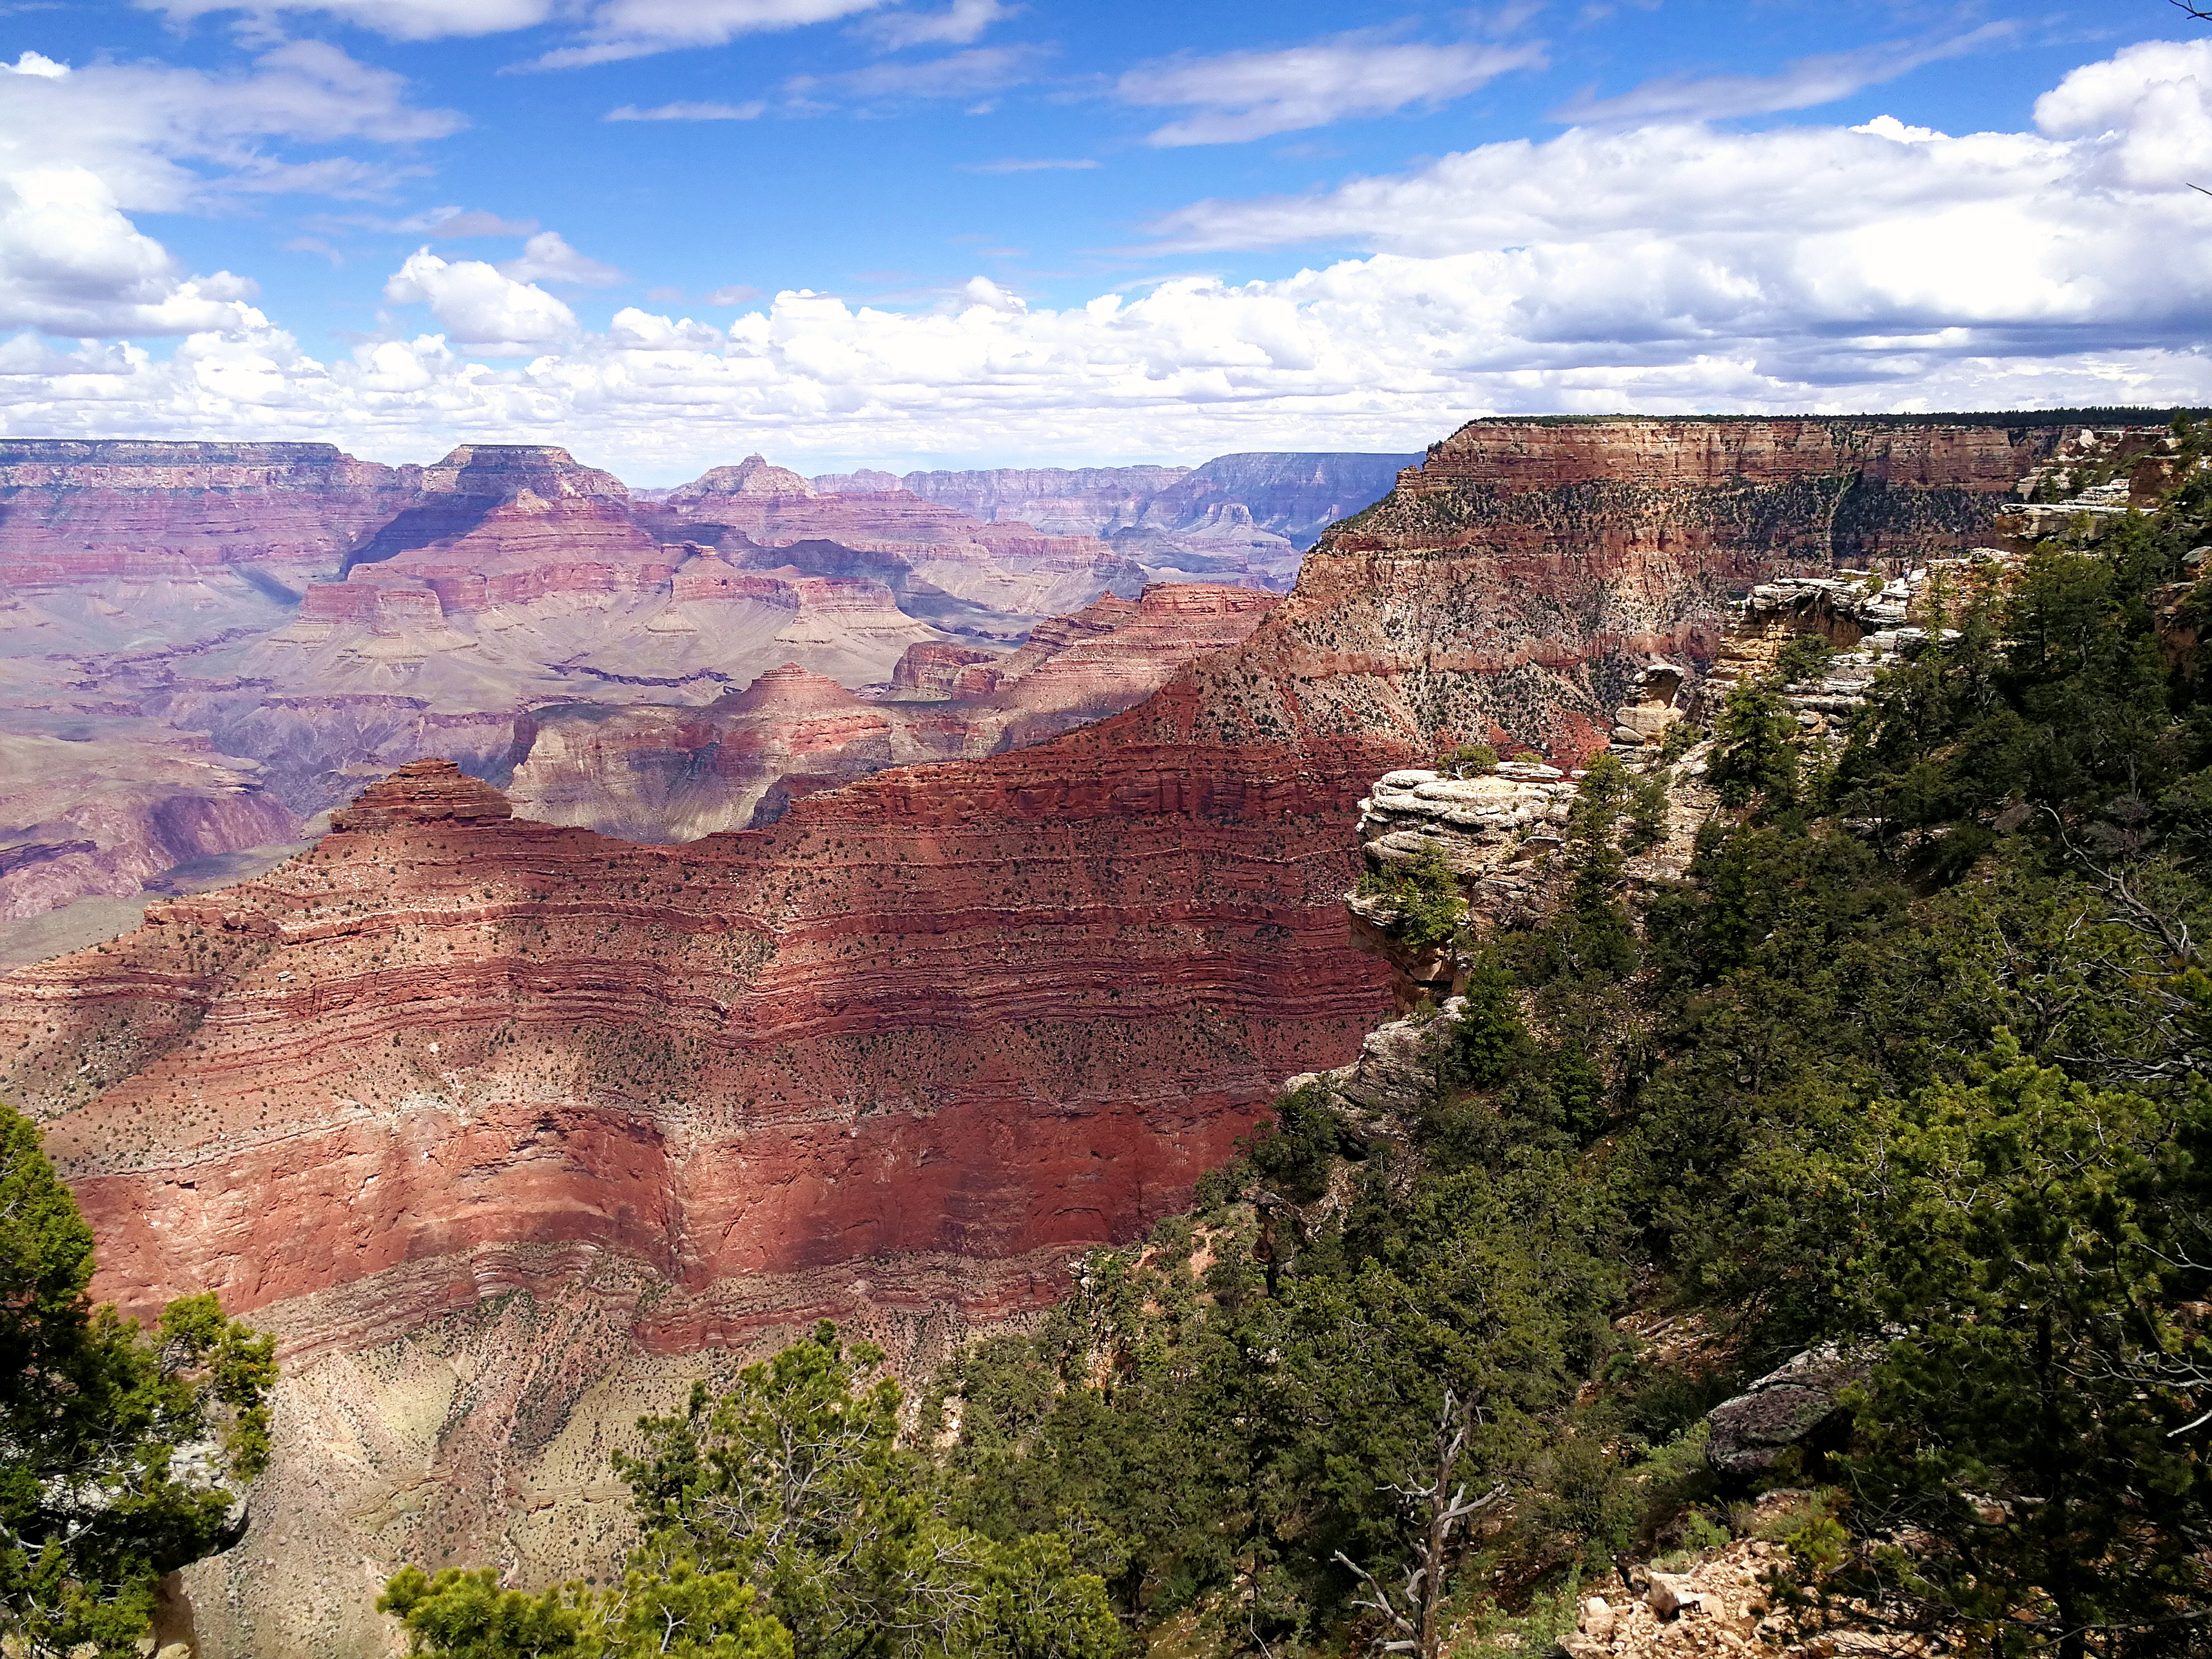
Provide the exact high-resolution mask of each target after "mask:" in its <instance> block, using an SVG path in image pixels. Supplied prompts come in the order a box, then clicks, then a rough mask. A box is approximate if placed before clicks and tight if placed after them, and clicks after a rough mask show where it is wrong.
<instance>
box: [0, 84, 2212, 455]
mask: <svg viewBox="0 0 2212 1659" xmlns="http://www.w3.org/2000/svg"><path fill="white" fill-rule="evenodd" d="M2037 115H2038V121H2039V125H2038V127H2037V129H2036V130H2034V131H2019V132H1985V133H1969V134H1964V135H1960V136H1955V137H1954V136H1950V135H1947V134H1944V133H1941V132H1937V131H1933V130H1931V129H1929V128H1926V127H1920V126H1914V125H1908V124H1906V123H1905V122H1904V121H1901V120H1899V119H1896V118H1888V117H1885V118H1881V119H1878V120H1875V121H1871V122H1868V123H1866V124H1864V125H1863V126H1861V127H1858V128H1845V127H1839V126H1820V125H1793V126H1786V127H1780V128H1778V129H1776V130H1773V131H1766V132H1722V131H1716V130H1714V129H1713V128H1711V127H1709V126H1705V125H1700V124H1698V123H1694V122H1669V123H1665V124H1661V125H1650V126H1646V127H1644V128H1640V129H1638V130H1634V131H1627V130H1623V129H1620V128H1613V127H1607V128H1589V129H1581V130H1577V131H1570V132H1567V133H1565V134H1563V135H1561V136H1559V137H1557V138H1554V139H1551V140H1549V141H1547V142H1545V143H1527V142H1522V143H1501V144H1492V145H1486V146H1483V147H1481V148H1480V149H1472V150H1468V151H1466V152H1464V153H1462V154H1460V155H1449V156H1444V157H1442V158H1440V159H1438V160H1437V161H1434V162H1432V163H1429V164H1426V165H1424V166H1422V167H1417V168H1413V169H1411V170H1408V171H1407V172H1404V173H1396V174H1393V175H1389V176H1386V177H1377V178H1370V179H1355V180H1352V181H1351V182H1349V183H1346V184H1345V185H1340V186H1339V187H1337V188H1335V189H1333V190H1329V191H1317V192H1315V193H1313V194H1310V195H1303V196H1293V197H1275V198H1268V199H1263V200H1253V201H1243V202H1232V201H1216V202H1209V203H1204V204H1196V205H1194V206H1193V207H1192V208H1191V209H1189V210H1186V211H1184V212H1182V213H1179V214H1176V215H1173V216H1170V217H1169V218H1168V219H1167V220H1165V221H1164V222H1162V223H1161V224H1160V225H1159V226H1158V231H1159V233H1160V237H1161V243H1160V246H1161V247H1162V248H1163V249H1165V248H1170V247H1179V248H1182V249H1184V250H1189V251H1192V252H1195V251H1197V250H1201V249H1204V248H1209V247H1219V246H1233V247H1238V248H1264V247H1270V246H1296V245H1302V244H1303V245H1312V244H1316V243H1318V244H1322V245H1326V246H1333V247H1337V248H1351V249H1357V250H1358V252H1357V253H1356V254H1354V255H1352V256H1349V257H1343V258H1337V259H1335V260H1334V261H1333V262H1330V263H1326V264H1321V265H1319V266H1317V267H1316V268H1312V269H1306V270H1297V271H1296V272H1295V273H1293V274H1291V275H1286V276H1281V277H1279V278H1278V279H1276V280H1272V281H1256V282H1249V283H1225V282H1223V281H1221V280H1219V279H1218V278H1216V277H1213V276H1206V275H1204V274H1194V275H1188V276H1179V277H1176V278H1175V279H1173V280H1169V281H1162V282H1158V283H1149V284H1144V285H1133V286H1132V287H1130V288H1129V289H1126V290H1124V291H1121V292H1117V293H1111V294H1102V295H1097V297H1095V298H1094V299H1092V300H1091V301H1090V302H1089V303H1087V304H1085V305H1080V306H1068V307H1048V306H1044V305H1041V304H1037V303H1035V302H1033V301H1024V297H1023V296H1022V295H1019V294H1018V293H1017V292H1014V291H1013V290H1012V289H1009V288H1006V287H1004V286H1001V285H1000V284H998V283H993V282H991V281H989V280H987V279H986V278H982V277H980V276H979V277H975V278H974V279H972V280H971V281H970V282H969V283H968V284H967V285H966V286H965V287H964V288H963V289H961V290H960V291H959V292H958V293H957V294H956V295H953V296H951V298H949V299H948V300H946V301H945V302H944V303H943V304H942V305H940V306H939V307H935V308H933V309H914V310H893V309H889V308H883V307H874V306H867V305H856V304H854V303H851V302H849V301H846V300H843V299H841V298H838V297H836V296H835V295H827V294H821V293H813V292H808V291H805V290H802V289H790V290H787V291H785V292H782V293H780V294H777V295H775V296H774V297H773V299H771V300H768V301H764V302H762V303H759V304H757V305H754V306H753V307H752V308H750V310H747V311H745V312H744V313H742V314H740V315H738V317H736V318H735V319H734V320H732V321H731V322H729V323H728V325H726V326H718V325H715V324H713V323H708V322H703V321H701V320H699V319H694V318H688V317H684V316H681V315H664V314H661V313H659V312H657V311H655V310H653V309H648V308H643V307H625V308H623V309H621V310H618V311H617V312H616V313H614V315H613V317H612V319H611V321H610V322H608V323H607V324H606V325H605V326H604V327H598V326H592V327H587V326H586V325H585V324H584V322H583V321H582V320H580V319H579V318H578V317H577V315H576V314H575V313H574V312H573V311H571V310H570V309H569V307H568V306H566V305H564V304H563V303H562V301H560V300H558V299H556V298H555V297H554V296H553V295H550V294H549V293H547V292H546V291H545V289H543V288H541V287H539V286H538V285H537V284H536V283H535V282H534V281H526V280H522V279H521V278H520V276H518V275H517V274H515V273H516V272H518V271H520V270H523V269H525V267H523V266H522V265H521V264H519V263H518V264H516V265H515V266H513V267H510V269H509V270H501V269H499V268H497V267H495V266H494V265H492V264H486V263H482V262H478V261H474V260H459V261H448V260H447V259H445V258H441V257H440V256H438V255H436V254H434V253H432V252H429V251H428V249H427V248H426V249H424V250H423V251H422V252H417V253H416V254H415V255H413V256H411V257H410V258H409V259H408V260H407V261H406V262H405V264H404V265H402V267H401V268H400V270H398V272H396V273H394V274H393V276H392V278H391V280H390V282H389V283H387V285H386V290H385V292H386V298H387V299H388V300H389V301H392V303H393V304H395V305H399V306H416V305H419V306H422V307H427V308H428V319H427V320H428V327H427V328H423V329H422V331H421V332H417V333H413V334H412V335H411V336H410V337H406V338H392V339H382V340H377V341H374V342H370V343H364V344H362V345H361V346H360V347H358V348H356V349H354V350H353V352H352V353H351V354H350V355H349V356H347V357H344V358H342V359H340V360H338V361H335V362H328V363H325V362H318V361H316V360H315V359H313V358H312V357H310V356H307V354H305V353H303V352H302V351H301V349H299V347H298V345H297V343H296V342H295V341H294V340H293V339H292V338H291V337H290V336H289V334H286V333H285V332H284V331H283V330H282V329H280V328H277V327H275V326H273V325H270V323H269V322H268V320H267V319H264V318H263V317H262V316H261V315H260V313H258V311H255V310H254V309H253V308H252V306H251V305H249V304H248V303H247V301H248V299H249V297H250V296H248V295H245V294H244V293H243V292H241V291H240V290H238V289H236V288H234V287H233V286H228V285H226V284H225V283H222V282H220V281H217V280H216V279H209V280H208V281H207V282H206V283H191V282H188V281H186V280H185V279H182V278H179V277H178V276H176V275H175V273H174V272H173V271H171V270H167V269H166V268H165V267H164V266H163V265H162V264H161V259H162V258H163V256H162V255H161V252H160V250H159V247H158V245H155V244H152V243H150V242H144V243H141V242H135V241H133V240H131V238H132V237H133V236H134V235H135V234H136V233H135V231H133V230H132V228H131V226H130V225H129V222H128V220H127V218H125V217H124V216H122V215H121V213H120V212H119V211H118V210H115V209H114V208H113V207H112V204H107V205H103V204H101V203H100V202H99V201H97V200H95V199H94V197H90V196H89V195H85V194H83V193H82V191H80V192H79V194H78V195H76V196H67V195H64V196H62V197H58V198H55V199H60V200H63V201H64V203H65V204H74V205H71V206H69V208H68V211H69V212H70V213H73V214H79V215H87V216H89V217H87V218H85V219H84V221H83V222H82V223H81V224H77V223H76V222H74V221H72V224H74V226H75V228H74V229H73V230H71V231H70V234H73V235H75V236H76V241H75V242H70V241H68V240H66V238H65V237H64V238H62V239H61V240H56V235H58V233H56V234H50V235H47V236H46V244H45V245H49V246H54V247H58V248H60V249H61V250H63V251H64V252H66V253H67V254H68V258H66V259H65V260H64V265H65V266H66V269H61V270H59V274H58V275H56V274H54V273H51V272H48V271H46V270H42V269H37V268H33V267H32V266H30V265H27V264H14V265H7V264H0V299H6V300H7V301H8V302H9V303H10V304H13V305H15V307H17V308H18V310H17V313H16V314H17V315H19V316H23V315H38V316H49V317H51V319H52V321H51V322H50V323H46V324H40V326H43V327H46V329H47V331H50V332H57V331H58V332H61V333H64V334H67V333H68V332H70V331H71V330H73V329H78V328H83V329H84V330H85V331H86V332H87V333H88V335H89V334H95V333H99V332H101V331H102V330H100V329H99V328H96V327H92V326H90V324H91V322H92V320H93V319H91V318H90V317H89V316H88V315H84V314H82V313H76V312H73V311H70V309H69V306H70V303H73V302H71V301H70V300H69V296H70V295H71V294H74V293H76V292H78V291H79V290H83V289H94V288H97V289H100V291H101V292H104V293H106V294H108V295H112V296H118V297H117V298H116V299H115V301H114V302H115V303H117V304H125V303H135V304H139V305H143V306H145V307H149V308H151V310H152V311H153V312H155V313H160V312H161V311H162V308H164V307H167V312H166V313H165V314H166V320H164V321H161V325H162V326H165V327H182V328H188V329H190V332H187V333H185V335H184V336H183V337H182V339H181V341H180V343H179V344H178V345H177V347H176V348H175V349H174V350H173V352H172V353H169V354H167V355H161V356H157V355H155V353H152V352H149V351H148V350H146V349H144V348H143V347H139V346H137V345H125V346H123V347H120V348H115V349H109V348H105V347H100V348H94V347H87V346H78V347H76V348H75V349H73V350H69V349H59V348H57V349H56V356H54V357H52V358H49V357H47V356H43V355H41V354H40V352H39V351H38V350H35V349H32V348H31V347H23V346H9V347H6V348H5V349H4V355H0V420H4V421H5V422H7V423H8V424H9V426H10V427H12V428H13V429H16V430H26V429H29V428H33V427H35V428H37V429H39V430H40V431H46V432H54V433H59V434H64V435H69V434H84V435H121V434H147V435H155V434H160V435H173V436H179V437H189V436H223V435H236V436H258V437H286V436H315V437H322V438H327V439H330V440H331V441H338V442H342V443H344V444H346V445H347V446H348V447H352V448H354V449H355V450H356V452H357V453H368V454H371V455H375V456H378V457H380V458H384V459H427V458H428V456H429V455H431V454H434V453H436V449H437V447H438V446H440V445H441V444H443V443H447V442H449V441H453V440H456V439H459V438H462V437H475V438H483V439H491V438H509V439H513V440H516V441H559V442H568V443H572V444H577V445H582V446H586V447H588V448H589V450H590V451H591V453H592V455H593V456H594V458H595V459H600V460H602V461H604V462H605V464H609V465H617V466H618V467H619V468H621V469H623V470H626V471H629V473H630V474H631V475H632V476H634V477H635V476H646V477H675V476H681V475H684V474H685V473H686V472H696V471H697V470H698V469H699V468H700V467H701V466H702V465H706V464H708V463H710V462H713V461H715V460H721V459H728V458H730V457H731V456H733V455H742V454H744V453H746V452H747V451H748V450H751V449H764V450H768V451H769V452H772V453H778V454H780V455H785V456H788V457H790V458H791V459H793V460H794V461H796V460H800V459H805V458H808V457H815V456H820V457H825V458H826V457H836V458H843V459H850V458H854V457H863V458H873V459H877V460H878V461H892V460H897V459H901V458H907V457H915V458H923V457H931V456H935V457H942V458H948V459H949V458H952V457H957V456H965V457H969V458H973V459H975V460H977V461H979V462H980V461H987V460H988V461H998V462H1004V461H1010V460H1015V459H1024V458H1026V459H1034V460H1038V461H1042V460H1046V459H1081V458H1091V459H1097V458H1113V457H1128V458H1138V457H1143V456H1147V455H1149V456H1152V457H1194V456H1200V455H1205V454H1209V453H1221V452H1224V451H1229V450H1238V449H1262V448H1287V447H1313V448H1343V449H1368V448H1372V449H1392V448H1413V447H1418V446H1419V444H1420V443H1422V442H1424V441H1427V440H1429V439H1432V438H1434V437H1436V436H1437V435H1441V434H1442V433H1443V432H1446V431H1448V430H1449V429H1450V428H1451V427H1452V426H1453V425H1455V423H1456V422H1458V421H1459V420H1461V419H1462V418H1464V417H1465V416H1468V415H1470V414H1476V413H1481V412H1486V411H1507V412H1510V411H1560V410H1564V411H1569V412H1574V411H1585V412H1602V411H1607V410H1627V409H1640V410H1650V411H1652V412H1657V413H1669V412H1692V411H1699V410H1731V409H1732V410H1830V411H1847V410H1883V409H1905V410H1911V409H1929V408H1936V409H1960V408H2003V407H2007V406H2037V405H2042V406H2049V405H2052V404H2075V403H2095V404H2128V403H2134V404H2161V403H2172V402H2182V403H2197V402H2205V401H2208V400H2212V351H2209V350H2208V347H2207V343H2206V341H2205V339H2204V333H2203V318H2204V317H2205V316H2206V315H2207V314H2208V313H2212V210H2208V207H2212V204H2206V203H2205V200H2204V198H2203V197H2201V196H2199V195H2197V194H2196V193H2195V192H2194V191H2191V190H2189V189H2188V187H2187V185H2188V177H2187V175H2191V174H2194V175H2195V176H2197V177H2198V178H2203V179H2212V42H2187V43H2174V42H2168V43H2152V44H2150V45H2147V46H2135V47H2130V48H2129V49H2128V50H2127V51H2124V52H2118V53H2116V54H2114V55H2113V56H2112V57H2111V58H2106V59H2105V60H2103V61H2101V62H2100V63H2096V64H2087V65H2084V66H2083V67H2082V68H2081V69H2079V70H2075V72H2074V73H2073V74H2072V75H2069V76H2066V77H2065V78H2064V79H2063V81H2062V82H2060V83H2059V84H2058V85H2057V87H2055V88H2052V90H2051V93H2050V94H2049V95H2048V96H2046V98H2045V100H2043V102H2042V103H2041V104H2040V105H2039V106H2038V112H2037ZM57 188H58V186H57ZM45 199H46V198H40V200H41V201H43V200H45ZM46 210H48V209H47V208H46V207H44V206H41V205H40V202H39V201H33V199H32V198H30V197H21V198H20V200H19V203H18V205H17V206H15V207H9V206H7V205H6V204H0V240H5V235H6V232H5V222H6V220H7V216H8V214H9V212H14V211H21V212H24V213H37V212H42V211H46ZM103 216H104V217H103ZM95 221H96V222H95ZM546 234H549V235H550V233H546ZM25 245H26V246H30V244H29V243H28V242H26V243H25ZM561 246H562V248H564V249H565V248H566V244H565V243H563V244H561ZM528 257H530V256H528V255H526V256H525V258H528ZM86 273H90V274H89V275H88V274H86ZM546 280H548V281H551V280H554V278H553V277H552V276H550V275H549V276H546ZM134 285H135V286H134ZM134 293H137V294H138V295H140V296H141V297H139V298H138V299H137V300H135V301H134V300H131V298H130V295H132V294H134ZM11 296H12V297H11ZM749 297H750V296H747V295H744V291H743V290H735V289H733V290H721V291H718V292H717V293H716V294H715V295H710V296H709V298H708V301H707V303H709V304H725V303H739V304H743V303H746V302H747V301H748V299H749ZM37 307H46V308H47V309H46V310H45V311H38V310H37V309H36V308H37ZM192 307H203V308H204V309H203V310H202V311H201V312H199V313H193V312H192V310H191V308H192ZM725 314H726V313H725ZM196 315H197V318H198V319H199V320H197V321H196V320H194V318H195V316H196ZM4 319H5V307H0V320H4ZM156 320H160V319H156ZM420 325H421V323H420V320H419V319H418V321H417V322H415V323H410V328H415V327H418V326H420ZM483 356H503V357H507V358H514V357H526V358H527V359H528V361H526V362H520V363H512V362H510V363H507V364H503V365H501V364H493V363H488V362H482V361H477V359H479V358H481V357H483Z"/></svg>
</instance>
